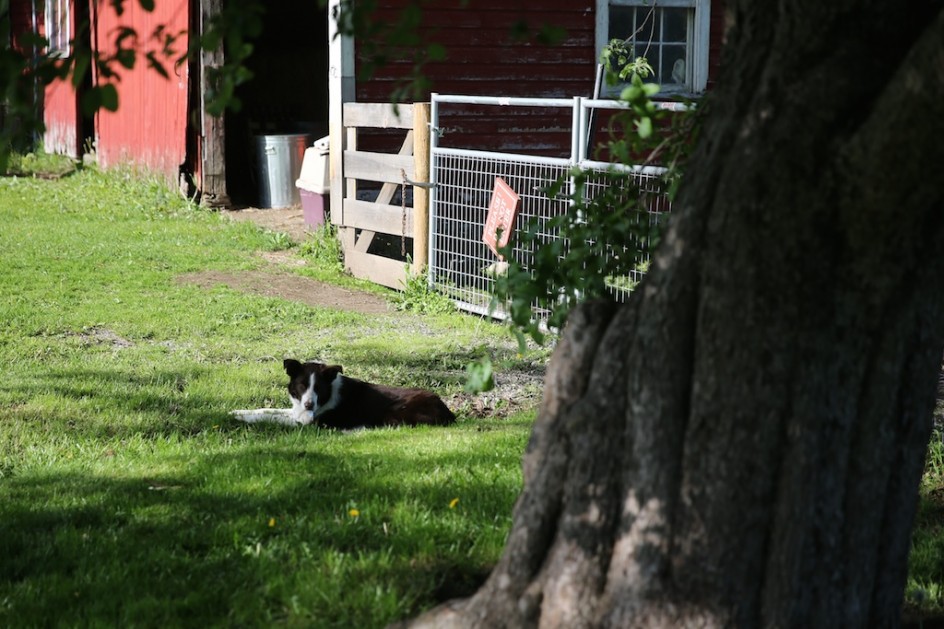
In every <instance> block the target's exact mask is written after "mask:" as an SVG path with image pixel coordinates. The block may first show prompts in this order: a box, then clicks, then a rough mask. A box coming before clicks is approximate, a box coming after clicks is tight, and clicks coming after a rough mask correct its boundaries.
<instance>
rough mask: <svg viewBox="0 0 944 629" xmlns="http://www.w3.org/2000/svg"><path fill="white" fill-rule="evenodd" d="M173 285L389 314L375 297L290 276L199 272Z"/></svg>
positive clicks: (381, 299)
mask: <svg viewBox="0 0 944 629" xmlns="http://www.w3.org/2000/svg"><path fill="white" fill-rule="evenodd" d="M177 282H178V283H180V284H189V285H193V286H199V287H200V288H204V289H210V288H214V287H216V286H219V285H223V286H228V287H229V288H232V289H234V290H238V291H242V292H244V293H249V294H251V295H261V296H264V297H279V298H282V299H288V300H291V301H297V302H300V303H303V304H307V305H309V306H314V307H318V308H334V309H337V310H346V311H349V312H360V313H362V314H367V315H382V314H388V313H389V312H390V306H389V304H388V303H387V301H386V300H385V299H383V298H382V297H378V296H377V295H373V294H371V293H366V292H363V291H356V290H349V289H347V288H341V287H338V286H334V285H332V284H325V283H324V282H319V281H318V280H313V279H310V278H307V277H300V276H298V275H293V274H291V273H279V272H276V271H240V272H238V273H229V272H223V271H201V272H198V273H187V274H186V275H181V276H180V277H178V278H177Z"/></svg>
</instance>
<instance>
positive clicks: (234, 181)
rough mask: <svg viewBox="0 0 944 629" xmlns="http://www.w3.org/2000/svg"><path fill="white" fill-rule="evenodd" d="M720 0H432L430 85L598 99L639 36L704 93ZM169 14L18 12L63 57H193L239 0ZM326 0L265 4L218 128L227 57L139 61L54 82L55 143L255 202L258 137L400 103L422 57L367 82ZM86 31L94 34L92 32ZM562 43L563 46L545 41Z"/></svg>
mask: <svg viewBox="0 0 944 629" xmlns="http://www.w3.org/2000/svg"><path fill="white" fill-rule="evenodd" d="M721 1H722V0H714V1H711V0H671V1H670V2H665V3H660V4H659V5H658V6H657V7H653V5H652V3H650V2H647V1H646V0H577V1H574V0H546V1H545V2H542V3H540V6H537V7H536V6H535V5H534V3H529V2H525V1H524V0H477V1H475V2H470V3H466V2H463V0H444V1H443V2H436V3H424V4H423V5H422V9H421V18H420V25H421V26H420V33H421V39H422V42H423V46H426V45H429V44H433V45H435V46H434V49H435V50H437V51H439V50H444V51H445V55H446V56H445V58H444V59H442V60H437V61H434V62H431V63H429V64H427V65H426V67H425V68H424V72H425V74H426V76H427V77H428V78H429V81H430V83H429V89H428V90H427V94H428V92H429V91H435V92H439V93H453V94H468V95H483V96H526V97H570V96H576V95H584V96H589V95H591V94H592V93H593V89H594V83H595V75H596V66H597V60H598V59H599V54H600V51H601V49H602V47H603V45H604V44H605V43H606V42H607V41H608V40H609V39H611V38H613V37H620V38H626V37H629V36H630V35H632V34H633V33H635V34H636V37H635V40H634V44H635V52H636V53H637V54H643V53H645V54H646V56H647V58H649V59H650V61H651V62H652V64H653V66H654V69H655V71H656V75H657V79H658V80H659V81H660V82H661V83H662V84H663V85H664V86H665V87H666V92H667V93H668V94H669V95H670V96H671V95H672V94H685V95H697V94H698V93H700V92H702V91H704V90H705V89H707V88H708V87H709V86H710V83H711V80H712V78H713V76H714V69H715V67H716V65H717V59H718V50H719V49H720V44H721V37H722V33H721V28H720V25H721V23H722V18H721ZM331 4H332V5H335V4H337V0H333V1H332V2H331ZM378 4H379V6H378V9H377V11H376V13H375V14H374V15H373V16H372V19H373V20H374V21H375V23H378V24H382V23H386V22H392V21H394V20H395V15H396V13H397V12H398V11H399V10H400V9H401V8H403V7H404V6H408V5H417V3H416V1H415V0H381V1H380V2H379V3H378ZM466 4H468V6H464V5H466ZM155 5H156V6H155V9H154V10H153V11H151V12H149V11H145V10H143V9H142V8H141V6H140V3H139V2H135V1H133V0H127V1H126V2H124V3H123V7H124V12H123V14H122V15H118V14H116V12H115V9H114V7H113V5H112V3H111V2H99V1H97V0H45V1H41V0H11V15H13V16H19V23H18V24H14V30H17V29H19V30H20V31H22V30H24V29H31V28H33V26H34V25H35V26H36V27H37V28H39V29H40V30H41V32H44V33H46V34H47V36H49V39H50V46H51V47H53V49H58V50H63V51H67V50H68V46H69V40H70V39H71V38H72V37H76V36H78V37H86V38H88V40H87V41H88V43H89V44H90V45H91V46H92V48H93V49H94V50H98V51H99V52H100V53H103V54H109V53H113V52H114V51H115V48H114V46H115V41H116V37H117V36H118V34H119V33H120V32H121V29H122V28H129V29H133V31H134V32H135V33H136V36H137V44H138V47H139V48H140V49H141V50H143V51H148V50H151V51H157V50H159V48H160V36H161V35H162V34H167V33H180V37H179V38H178V39H177V40H176V41H175V42H174V46H175V49H176V51H177V52H178V53H180V52H183V51H184V50H186V47H187V46H188V44H189V41H188V37H187V35H186V33H185V32H184V31H187V32H190V33H196V32H200V30H201V28H202V24H203V23H204V21H205V20H206V19H208V18H209V16H212V15H215V14H217V13H219V12H220V11H221V10H225V9H226V8H227V6H228V3H227V0H156V2H155ZM317 5H318V3H316V2H314V1H313V0H283V1H281V2H270V3H264V5H263V6H264V11H265V13H264V15H263V24H264V28H263V33H262V35H261V36H260V37H259V39H258V40H257V41H256V42H254V53H253V56H252V57H251V59H250V61H249V62H248V67H249V69H250V70H251V71H252V72H253V73H254V78H253V79H252V80H251V81H249V82H247V83H245V84H244V85H241V86H239V88H238V89H237V92H236V95H237V96H238V97H239V99H240V100H241V102H242V108H241V109H240V110H239V111H238V112H228V113H227V114H226V116H225V118H224V119H223V120H218V119H216V118H213V117H212V116H210V115H209V114H207V113H206V111H205V103H204V94H205V92H206V89H205V80H206V70H207V69H208V68H212V67H213V66H214V65H218V64H220V63H221V62H222V60H223V59H224V58H225V54H226V51H225V50H221V51H210V52H203V53H201V54H200V55H199V58H196V59H191V60H189V61H183V62H179V63H174V62H172V61H171V62H165V63H164V67H165V71H166V75H167V76H166V77H165V76H162V75H161V74H160V73H158V72H156V71H154V70H153V69H150V68H148V65H147V64H146V63H145V62H144V59H143V58H140V55H139V58H138V60H137V62H136V63H135V65H134V67H133V69H125V68H119V76H118V77H117V78H111V77H107V76H103V75H102V74H101V73H96V74H94V75H93V76H91V77H89V79H88V82H87V83H85V84H80V85H79V87H78V88H77V89H76V88H73V87H72V85H71V84H67V83H61V84H55V85H52V86H50V87H48V88H47V89H46V91H45V95H44V96H45V98H44V103H43V105H44V119H45V122H46V135H45V145H46V148H47V150H52V151H55V152H60V153H65V154H69V155H78V154H79V153H80V152H81V151H82V149H83V145H84V144H91V143H92V142H93V141H94V146H95V148H96V151H97V155H98V158H99V160H100V163H101V164H102V165H104V166H106V167H107V166H112V165H115V164H118V163H125V162H131V163H135V164H138V165H141V166H143V167H146V168H148V169H150V170H153V171H155V172H157V173H160V174H162V175H163V176H164V177H166V178H167V179H169V180H172V181H176V180H178V178H179V177H181V176H184V177H186V178H188V179H189V181H190V183H191V184H192V185H193V186H194V187H195V188H197V189H199V190H200V191H201V192H203V193H204V197H205V198H206V199H208V200H214V199H215V200H216V201H218V202H221V203H226V202H229V201H232V202H235V203H237V204H242V203H245V204H251V203H253V202H255V200H256V199H255V194H256V184H255V181H254V177H255V170H254V163H253V162H254V150H255V144H254V137H256V136H258V135H263V134H277V133H299V132H305V133H308V134H310V135H311V136H312V138H313V139H315V138H317V137H320V136H322V135H326V134H327V132H328V130H329V119H330V120H331V122H337V121H336V117H337V115H338V113H337V112H339V111H340V104H341V102H342V101H349V100H354V99H356V100H359V101H381V102H382V101H388V100H390V93H391V90H392V89H393V88H394V87H395V85H396V84H397V82H398V81H402V80H403V79H404V77H407V76H408V75H409V73H410V71H411V69H412V67H413V60H412V59H410V58H407V57H408V56H409V55H407V56H400V57H399V58H398V56H397V55H396V53H395V51H394V54H392V55H391V56H390V57H389V58H390V62H389V63H388V64H387V65H385V66H383V67H381V68H379V69H377V70H376V71H375V72H374V74H373V75H372V76H371V77H370V78H369V79H363V78H357V74H356V72H355V70H356V68H357V67H361V68H363V65H364V57H365V53H364V51H365V49H366V46H364V45H359V42H350V41H348V40H346V39H338V40H334V41H332V40H331V39H330V38H329V15H330V11H331V7H328V8H320V9H319V8H318V6H317ZM34 8H35V10H34ZM86 22H87V23H88V24H89V25H90V26H89V28H88V29H83V28H82V27H81V25H82V24H83V23H86ZM159 26H160V27H162V28H163V30H158V27H159ZM548 34H550V35H555V34H558V35H560V37H559V38H558V39H557V40H556V41H553V42H552V43H542V36H545V35H548ZM125 43H126V44H127V43H128V40H125ZM439 46H441V47H442V48H441V49H440V48H439ZM55 47H60V48H55ZM387 52H390V51H387ZM102 83H113V84H114V85H115V87H116V89H117V92H118V96H119V108H118V110H117V111H116V112H109V111H105V110H101V111H99V113H98V114H96V115H95V116H94V118H86V117H83V115H82V111H81V108H80V107H79V103H80V101H81V98H82V95H83V93H84V92H86V91H87V90H88V89H89V88H90V87H91V86H92V85H101V84H102ZM427 94H421V95H420V98H419V99H418V100H423V98H424V97H425V96H426V95H427ZM449 124H450V129H449V130H450V134H447V136H446V137H445V138H444V139H443V142H444V143H448V142H449V140H450V136H451V138H453V139H455V140H457V141H461V143H462V144H463V145H465V146H467V147H469V146H472V147H474V146H475V143H476V142H478V143H480V144H481V145H482V146H483V147H485V146H487V147H488V148H490V149H492V150H507V151H528V150H530V151H538V152H540V151H554V150H556V148H555V147H557V146H558V145H559V144H560V143H561V142H562V141H563V139H564V137H565V135H566V134H565V133H564V132H563V131H562V129H563V128H564V126H563V125H561V124H560V123H559V121H557V120H555V119H553V118H546V117H545V118H542V117H540V116H535V115H533V114H532V113H529V112H528V111H527V110H517V111H514V112H511V111H509V112H502V113H501V114H500V115H496V114H495V112H494V110H492V111H490V112H488V115H483V112H481V111H475V110H474V108H469V109H467V110H465V111H463V112H460V113H458V114H456V116H455V118H454V119H452V120H450V123H449Z"/></svg>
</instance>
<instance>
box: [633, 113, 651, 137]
mask: <svg viewBox="0 0 944 629" xmlns="http://www.w3.org/2000/svg"><path fill="white" fill-rule="evenodd" d="M636 132H637V133H638V134H639V137H640V138H642V139H643V140H645V139H647V138H649V137H650V136H652V118H650V117H649V116H646V117H645V118H640V119H639V120H638V121H637V122H636Z"/></svg>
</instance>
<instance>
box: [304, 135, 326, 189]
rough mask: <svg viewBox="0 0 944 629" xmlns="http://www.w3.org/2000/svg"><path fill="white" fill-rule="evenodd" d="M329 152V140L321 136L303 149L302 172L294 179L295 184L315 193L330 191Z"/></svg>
mask: <svg viewBox="0 0 944 629" xmlns="http://www.w3.org/2000/svg"><path fill="white" fill-rule="evenodd" d="M330 152H331V145H330V140H329V138H327V137H324V138H321V139H320V140H318V141H317V142H315V143H314V145H312V146H311V147H309V148H307V149H305V159H304V160H303V161H302V172H301V175H299V177H298V179H297V180H296V181H295V186H296V187H297V188H300V189H301V190H307V191H308V192H314V193H315V194H328V193H329V192H330V191H331V180H330V170H329V167H328V154H329V153H330Z"/></svg>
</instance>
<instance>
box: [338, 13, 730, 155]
mask: <svg viewBox="0 0 944 629" xmlns="http://www.w3.org/2000/svg"><path fill="white" fill-rule="evenodd" d="M404 4H405V2H404V0H380V2H379V8H378V10H377V12H376V14H375V15H374V17H373V19H374V20H380V21H384V20H386V21H388V22H390V21H392V20H393V19H394V16H395V15H396V11H397V10H398V9H399V8H400V7H402V6H403V5H404ZM463 4H464V3H463V2H461V0H445V1H441V2H437V3H435V4H426V5H424V6H423V9H422V10H423V16H422V25H423V26H422V28H423V36H424V39H425V41H426V42H428V43H439V44H442V45H443V46H444V47H445V49H446V54H447V59H446V60H445V61H442V62H435V63H430V64H427V66H426V67H425V69H424V72H425V74H426V76H427V77H428V78H429V79H430V81H431V83H432V84H431V91H434V92H439V93H441V94H464V95H475V96H523V97H543V98H555V97H564V98H569V97H573V96H590V95H592V93H593V82H594V78H595V74H596V65H597V59H596V42H595V28H596V2H595V0H545V1H543V2H541V3H540V6H535V4H536V3H534V2H527V1H525V0H473V1H471V2H468V6H465V7H463V6H462V5H463ZM723 11H724V0H714V1H713V2H712V7H711V34H710V42H709V73H708V78H709V80H708V84H709V88H710V86H711V85H712V84H713V83H714V80H715V77H716V76H717V70H718V60H719V57H720V50H721V42H722V36H723V33H722V29H723V24H724V18H723ZM520 21H523V22H525V23H527V24H528V26H529V27H530V28H531V34H532V36H531V37H529V38H526V39H524V40H515V39H514V38H513V37H512V31H513V29H514V26H515V24H516V23H518V22H520ZM542 24H547V25H551V26H560V27H563V28H564V29H565V30H566V36H565V39H564V40H563V41H562V42H558V43H556V44H554V45H543V44H539V43H537V42H536V41H535V39H534V37H533V34H534V32H535V31H536V30H537V29H538V28H539V27H540V26H541V25H542ZM355 45H356V44H355ZM357 54H358V60H357V66H358V67H357V69H358V77H359V78H358V80H357V100H359V101H363V102H385V101H389V100H390V95H391V93H392V92H393V90H394V89H395V87H396V86H397V85H398V81H402V80H403V79H404V78H406V77H408V76H409V74H410V71H411V69H412V66H411V63H410V62H409V61H408V60H400V61H397V60H392V61H390V62H389V63H388V64H387V65H386V66H384V67H383V68H381V69H379V70H378V71H377V72H376V73H375V75H374V76H372V77H371V78H370V79H369V80H364V79H363V78H361V76H362V75H361V73H360V71H361V70H362V69H363V67H364V59H363V58H362V55H363V47H360V46H358V47H357ZM421 98H423V97H421ZM555 111H556V110H538V109H529V108H517V107H515V108H511V107H508V108H498V107H471V106H466V107H459V106H454V105H449V106H446V107H444V108H443V110H442V111H441V112H440V114H441V118H440V122H441V127H442V128H443V130H444V131H445V133H444V135H443V136H442V137H441V138H440V145H441V146H456V147H463V148H477V149H483V150H493V151H503V152H511V153H523V152H527V153H537V154H540V155H552V156H555V157H566V156H568V155H569V154H570V127H571V112H570V110H569V109H567V110H559V111H556V113H555ZM368 142H369V140H368ZM388 148H389V147H388Z"/></svg>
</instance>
